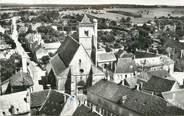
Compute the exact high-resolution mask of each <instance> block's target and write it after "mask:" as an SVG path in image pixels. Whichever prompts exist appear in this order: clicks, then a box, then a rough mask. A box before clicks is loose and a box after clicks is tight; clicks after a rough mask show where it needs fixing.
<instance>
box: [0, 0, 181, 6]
mask: <svg viewBox="0 0 184 116" xmlns="http://www.w3.org/2000/svg"><path fill="white" fill-rule="evenodd" d="M0 3H17V4H19V3H20V4H137V5H172V6H174V5H177V6H184V0H0Z"/></svg>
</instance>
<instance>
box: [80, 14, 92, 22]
mask: <svg viewBox="0 0 184 116" xmlns="http://www.w3.org/2000/svg"><path fill="white" fill-rule="evenodd" d="M80 23H82V24H90V23H92V22H91V21H90V19H89V17H88V16H87V15H86V14H84V17H83V19H82V21H81V22H80Z"/></svg>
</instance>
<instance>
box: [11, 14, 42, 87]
mask: <svg viewBox="0 0 184 116" xmlns="http://www.w3.org/2000/svg"><path fill="white" fill-rule="evenodd" d="M16 20H17V17H13V18H12V27H13V31H12V39H13V40H14V42H15V44H16V51H17V52H18V54H20V55H21V56H22V57H27V58H28V59H27V62H28V64H29V65H28V71H29V72H30V75H31V77H32V78H33V82H34V85H33V91H41V90H43V86H42V85H39V83H38V80H41V76H44V75H45V71H43V70H42V69H41V68H40V67H39V66H37V64H36V63H35V62H33V61H31V60H30V59H29V56H28V54H27V52H26V51H25V50H24V48H23V47H22V45H21V43H20V42H19V41H18V32H17V24H16Z"/></svg>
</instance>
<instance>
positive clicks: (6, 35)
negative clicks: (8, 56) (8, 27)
mask: <svg viewBox="0 0 184 116" xmlns="http://www.w3.org/2000/svg"><path fill="white" fill-rule="evenodd" d="M3 37H4V41H5V42H6V43H7V44H9V45H10V46H11V47H12V49H15V48H16V44H15V42H14V41H13V40H12V39H11V38H10V36H9V35H8V34H4V35H3Z"/></svg>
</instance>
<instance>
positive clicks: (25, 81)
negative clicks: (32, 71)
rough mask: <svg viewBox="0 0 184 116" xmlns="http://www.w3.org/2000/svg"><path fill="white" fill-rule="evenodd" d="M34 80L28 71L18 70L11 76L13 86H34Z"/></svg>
mask: <svg viewBox="0 0 184 116" xmlns="http://www.w3.org/2000/svg"><path fill="white" fill-rule="evenodd" d="M32 85H33V80H32V78H31V76H30V75H29V74H28V73H24V72H22V71H19V72H17V73H16V74H15V75H13V76H12V77H11V78H10V86H11V87H20V86H32Z"/></svg>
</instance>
